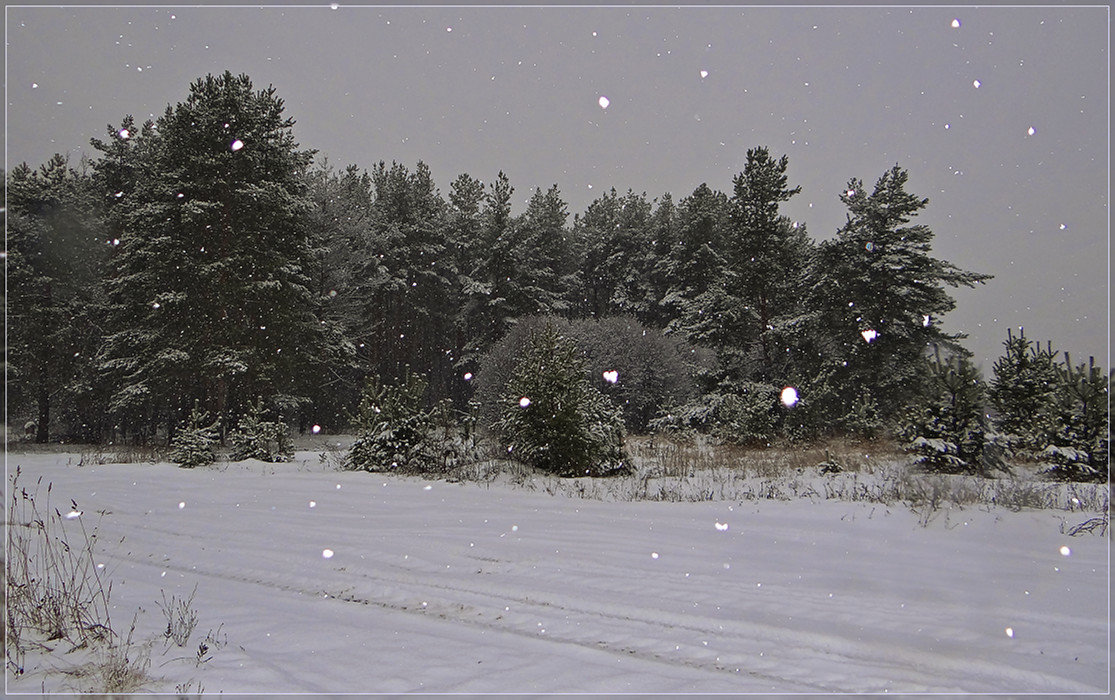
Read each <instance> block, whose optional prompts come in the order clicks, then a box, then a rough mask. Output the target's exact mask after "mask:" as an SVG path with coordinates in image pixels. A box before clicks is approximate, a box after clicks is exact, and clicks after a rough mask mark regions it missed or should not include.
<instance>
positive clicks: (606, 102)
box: [596, 95, 612, 109]
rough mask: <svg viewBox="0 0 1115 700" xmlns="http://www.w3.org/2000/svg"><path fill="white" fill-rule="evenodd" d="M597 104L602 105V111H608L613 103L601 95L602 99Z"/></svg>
mask: <svg viewBox="0 0 1115 700" xmlns="http://www.w3.org/2000/svg"><path fill="white" fill-rule="evenodd" d="M596 102H597V104H599V105H600V109H608V105H610V104H611V103H612V101H611V100H609V99H608V98H607V97H604V96H603V95H601V96H600V99H599V100H597V101H596Z"/></svg>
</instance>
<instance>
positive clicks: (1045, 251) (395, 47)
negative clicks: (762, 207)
mask: <svg viewBox="0 0 1115 700" xmlns="http://www.w3.org/2000/svg"><path fill="white" fill-rule="evenodd" d="M1108 30H1109V10H1108V8H1107V7H1102V6H1095V7H1079V6H1078V7H1063V6H1058V7H1009V8H1008V7H994V6H992V7H986V6H985V7H980V8H976V7H916V8H915V7H904V6H899V7H889V8H887V7H782V8H772V7H708V6H705V7H679V8H652V7H631V6H625V7H587V8H569V7H520V8H504V7H486V8H485V7H439V8H413V7H358V6H348V5H346V4H344V3H341V4H340V6H339V7H337V8H336V9H333V8H331V7H330V6H329V3H322V4H321V5H320V6H315V7H293V6H264V7H258V6H257V7H251V8H248V7H221V6H210V7H142V8H141V7H80V6H75V7H67V8H47V7H8V8H7V11H6V36H7V64H6V66H7V76H6V84H5V85H6V93H7V95H6V96H7V101H6V106H7V110H6V135H7V144H6V148H7V150H6V164H7V167H8V168H10V167H12V166H13V165H15V164H18V163H19V162H21V161H24V160H26V161H28V162H29V163H30V164H32V165H37V164H40V163H42V162H43V161H45V160H46V159H47V158H48V157H50V155H51V154H53V153H54V152H61V153H70V154H71V155H72V156H73V159H74V161H75V162H76V159H77V156H79V155H80V154H81V153H82V152H83V151H84V152H86V153H89V154H92V149H91V148H90V147H89V146H88V143H89V139H90V137H93V136H103V135H104V134H105V127H106V125H107V124H109V123H112V124H118V123H119V121H120V119H121V118H123V116H124V115H126V114H132V115H134V116H135V117H136V118H137V120H142V119H145V118H147V117H149V116H158V115H160V114H161V113H162V112H163V111H164V109H165V108H166V105H167V104H168V103H176V102H178V101H180V100H182V99H184V98H185V96H186V94H187V91H188V85H189V83H190V82H191V81H193V80H194V79H196V78H198V77H200V76H203V75H205V74H206V73H209V72H213V73H216V72H220V71H224V70H226V69H228V70H231V71H233V72H234V73H241V72H243V73H247V74H248V75H250V76H251V77H252V79H253V81H254V82H255V84H256V86H257V87H265V86H266V85H268V84H272V85H274V86H275V87H276V88H277V90H278V93H279V95H280V96H281V97H283V98H284V100H285V102H286V109H287V114H288V115H289V116H291V117H293V118H294V119H295V120H296V121H297V124H296V126H295V133H296V136H297V137H298V138H299V140H300V141H301V143H302V146H303V147H306V148H315V149H318V150H319V151H320V153H321V154H322V155H327V156H328V157H329V159H330V161H331V162H333V163H335V164H336V165H338V166H344V165H346V164H348V163H355V164H357V165H359V166H360V167H362V168H369V167H371V166H372V165H373V164H375V163H376V162H378V161H379V160H386V161H388V162H390V161H392V160H398V161H400V162H401V163H404V164H406V165H408V166H411V167H412V166H413V165H414V164H415V163H416V162H417V161H418V160H424V161H425V162H426V163H427V164H428V165H429V166H430V167H431V169H432V170H433V173H434V176H435V178H436V179H437V182H438V184H439V185H440V187H441V189H442V192H443V193H446V192H447V191H448V187H449V183H450V182H451V180H452V179H453V178H454V177H455V176H456V175H457V174H459V173H468V174H470V175H472V176H474V177H478V178H480V179H483V180H486V181H487V180H491V179H493V178H494V177H495V175H496V173H497V172H498V171H499V170H501V169H502V170H503V171H505V172H506V173H507V174H508V176H509V177H510V178H511V182H512V184H513V185H514V186H515V187H516V195H517V196H518V197H520V198H521V199H520V206H519V210H520V211H521V210H522V204H521V201H522V200H525V198H527V197H528V196H529V194H530V192H531V191H533V189H534V188H535V187H537V186H541V187H543V188H545V187H548V186H549V185H551V184H555V183H556V184H557V185H558V186H559V187H560V189H561V191H562V193H563V194H564V196H565V198H566V201H568V202H569V210H570V213H571V214H573V213H576V212H581V211H583V210H584V208H585V206H586V205H587V204H588V203H589V202H590V201H592V199H594V198H595V197H596V196H598V195H599V194H602V193H603V192H604V191H605V190H606V189H607V188H610V187H615V188H616V189H617V190H620V191H621V192H622V191H626V190H627V189H629V188H630V189H634V190H635V191H637V192H643V191H645V192H646V193H647V194H648V195H649V196H650V197H657V196H659V195H661V194H662V193H664V192H670V193H672V194H673V195H674V198H675V201H677V200H679V199H680V198H681V197H683V196H685V195H688V194H689V193H691V192H692V191H693V189H694V188H695V187H696V186H697V185H699V184H701V183H702V182H707V183H708V184H709V186H711V187H713V188H715V189H720V190H723V191H726V192H730V190H731V180H732V176H733V175H734V174H736V173H738V172H739V171H740V170H742V168H743V164H744V162H745V156H746V151H747V149H748V148H749V147H753V146H757V145H765V146H768V147H769V148H770V149H771V151H772V152H773V153H774V154H775V155H780V154H783V153H784V154H787V155H788V156H789V158H790V168H789V175H790V181H791V184H795V185H801V187H802V193H801V194H800V195H798V196H797V197H795V198H794V199H793V200H791V202H790V203H788V204H787V205H786V206H785V207H784V210H783V211H784V212H785V213H786V214H788V215H789V216H791V217H793V218H795V219H798V220H801V221H804V222H805V223H806V224H807V226H808V230H809V231H810V233H811V234H812V235H813V236H814V237H817V238H828V237H830V236H832V235H833V234H834V233H835V232H836V230H837V229H838V228H839V227H840V225H841V224H842V223H843V222H844V218H845V212H844V209H843V206H842V205H841V204H840V202H839V201H838V200H837V195H838V193H839V192H841V191H842V190H843V189H844V185H845V183H846V182H847V180H848V179H849V178H852V177H858V178H861V179H863V181H864V182H865V184H867V185H868V186H870V185H872V184H874V181H875V180H876V179H877V178H878V177H879V176H880V175H881V174H882V173H883V172H884V171H885V170H886V169H887V168H889V167H890V166H892V165H894V164H895V163H898V164H900V165H901V166H902V167H904V168H906V169H908V170H909V172H910V183H909V189H910V191H912V192H913V193H915V194H918V195H921V196H925V197H928V198H929V200H930V202H929V206H928V207H927V208H926V210H924V212H923V214H922V215H921V216H920V217H919V220H920V222H921V223H925V224H927V225H928V226H930V227H931V228H932V229H933V231H934V232H935V233H936V236H937V238H936V242H935V246H934V250H935V253H936V254H937V255H938V256H939V257H942V258H944V259H946V260H949V261H951V262H953V263H955V264H957V265H959V266H961V267H963V268H965V269H970V270H976V271H980V272H987V273H991V274H994V275H995V279H994V280H992V281H991V282H990V283H988V285H987V286H983V287H979V288H977V289H975V290H958V291H957V292H955V297H956V298H957V301H958V308H957V310H956V311H954V312H953V313H952V314H950V315H949V316H948V317H947V318H946V319H945V325H946V327H947V328H949V329H950V330H960V331H964V332H967V333H969V334H970V338H969V340H968V341H967V345H968V347H969V348H971V349H972V350H973V351H974V352H975V355H976V360H977V362H979V363H980V364H981V365H982V366H983V368H984V370H985V371H988V372H989V371H990V369H991V364H992V362H993V361H994V359H995V358H996V357H997V356H998V355H999V353H1000V351H1001V343H1002V341H1003V340H1004V339H1005V337H1006V329H1007V327H1018V326H1020V325H1021V326H1025V328H1026V333H1027V335H1028V336H1030V337H1033V338H1035V339H1039V340H1044V339H1052V340H1053V341H1054V344H1055V346H1056V347H1059V348H1060V349H1064V350H1069V351H1070V352H1072V353H1073V355H1074V360H1086V357H1087V355H1089V354H1092V355H1095V356H1096V358H1097V360H1099V361H1101V362H1103V363H1104V364H1107V361H1106V360H1105V359H1103V358H1106V357H1107V356H1108V352H1109V351H1108V347H1109V342H1108V337H1109V336H1108V318H1109V310H1108V305H1109V296H1110V295H1109V286H1108V285H1109V283H1108V249H1109V246H1108V241H1109V232H1108V209H1107V207H1108V195H1109V189H1108V187H1109V177H1108V174H1109V164H1108V151H1109V148H1108V146H1109V142H1108V141H1109V115H1108V109H1109V93H1108V89H1109V80H1108V61H1109V58H1110V55H1109V36H1108V34H1109V31H1108ZM601 96H605V97H607V99H608V101H609V103H608V106H607V108H606V109H605V108H602V107H601V104H600V97H601ZM1031 129H1032V130H1033V131H1032V133H1031V131H1030V130H1031Z"/></svg>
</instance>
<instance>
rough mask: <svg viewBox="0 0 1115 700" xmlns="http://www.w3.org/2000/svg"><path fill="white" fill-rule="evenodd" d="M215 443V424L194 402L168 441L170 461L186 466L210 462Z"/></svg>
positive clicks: (212, 458) (197, 465)
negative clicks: (187, 415)
mask: <svg viewBox="0 0 1115 700" xmlns="http://www.w3.org/2000/svg"><path fill="white" fill-rule="evenodd" d="M216 444H217V424H216V422H210V420H209V414H208V413H206V412H205V411H202V410H201V407H200V406H199V404H198V403H196V402H195V403H194V407H193V410H191V411H190V416H189V417H188V418H187V419H186V421H185V423H183V424H182V425H181V426H180V427H179V428H178V432H177V433H175V435H174V437H173V438H172V439H171V441H170V447H171V450H170V461H172V462H174V463H175V464H177V465H178V466H180V467H187V468H189V467H200V466H202V465H205V464H212V463H213V460H214V459H215V456H214V454H213V448H214V446H216Z"/></svg>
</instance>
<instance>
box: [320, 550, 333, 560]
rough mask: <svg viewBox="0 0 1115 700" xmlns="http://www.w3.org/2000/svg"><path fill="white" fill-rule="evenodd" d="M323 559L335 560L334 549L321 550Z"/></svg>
mask: <svg viewBox="0 0 1115 700" xmlns="http://www.w3.org/2000/svg"><path fill="white" fill-rule="evenodd" d="M321 558H322V559H332V558H333V550H332V549H323V550H321Z"/></svg>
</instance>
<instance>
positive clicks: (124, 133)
mask: <svg viewBox="0 0 1115 700" xmlns="http://www.w3.org/2000/svg"><path fill="white" fill-rule="evenodd" d="M116 135H117V136H119V137H120V138H122V139H126V138H128V137H130V136H131V135H132V132H130V131H128V130H127V129H121V130H120V131H117V132H116Z"/></svg>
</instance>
